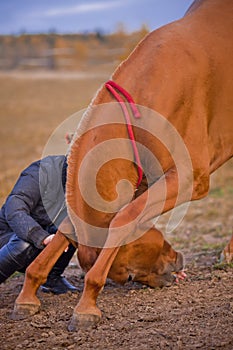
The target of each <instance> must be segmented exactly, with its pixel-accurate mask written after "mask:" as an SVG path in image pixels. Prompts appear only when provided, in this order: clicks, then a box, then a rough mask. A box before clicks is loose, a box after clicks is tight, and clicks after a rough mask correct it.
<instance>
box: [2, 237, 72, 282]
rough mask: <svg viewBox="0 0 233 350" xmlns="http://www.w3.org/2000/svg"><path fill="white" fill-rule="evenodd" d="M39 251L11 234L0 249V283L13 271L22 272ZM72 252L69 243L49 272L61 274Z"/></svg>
mask: <svg viewBox="0 0 233 350" xmlns="http://www.w3.org/2000/svg"><path fill="white" fill-rule="evenodd" d="M40 252H41V249H38V248H36V247H35V246H34V245H32V244H31V243H29V242H26V241H24V240H22V239H20V238H19V237H18V236H17V235H16V234H13V235H12V236H11V238H10V240H9V241H8V242H7V243H6V244H5V245H4V246H3V247H2V248H1V249H0V283H2V282H4V281H5V280H6V279H7V278H8V277H10V276H11V275H12V274H13V273H14V272H15V271H21V272H24V271H25V270H26V268H27V267H28V266H29V265H30V264H31V262H32V261H33V260H34V259H35V258H36V257H37V255H38V254H39V253H40ZM74 252H75V248H74V247H73V246H72V245H71V244H70V245H69V249H68V251H67V252H64V253H63V254H62V255H61V256H60V258H59V259H58V261H57V262H56V264H55V265H54V267H53V269H52V271H51V272H50V274H53V273H54V274H55V275H61V274H62V273H63V271H64V270H65V268H66V267H67V266H68V264H69V261H70V259H71V258H72V256H73V254H74Z"/></svg>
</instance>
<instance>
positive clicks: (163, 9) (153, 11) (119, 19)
mask: <svg viewBox="0 0 233 350" xmlns="http://www.w3.org/2000/svg"><path fill="white" fill-rule="evenodd" d="M192 2H193V1H192V0H0V34H18V33H19V32H22V31H25V32H27V33H38V32H48V31H51V30H56V32H58V33H72V32H86V31H87V32H90V31H96V30H103V31H104V32H106V33H108V32H112V31H114V30H116V28H117V26H118V25H119V23H124V25H125V28H126V30H127V31H134V30H137V29H139V28H140V27H141V25H142V24H146V25H147V26H148V27H149V29H150V30H152V29H155V28H158V27H160V26H161V25H163V24H166V23H169V22H171V21H173V20H176V19H178V18H180V17H182V16H183V15H184V13H185V11H186V10H187V9H188V7H189V6H190V4H191V3H192Z"/></svg>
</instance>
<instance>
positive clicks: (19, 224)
mask: <svg viewBox="0 0 233 350" xmlns="http://www.w3.org/2000/svg"><path fill="white" fill-rule="evenodd" d="M40 200H41V194H40V186H39V162H36V163H33V164H32V165H30V166H29V167H28V168H27V169H25V170H24V171H23V172H22V174H21V175H20V177H19V179H18V181H17V182H16V184H15V186H14V188H13V190H12V192H11V193H10V195H9V196H8V198H7V200H6V203H5V217H6V220H7V222H8V225H9V226H10V227H11V229H12V230H13V231H14V232H15V233H16V234H17V236H18V237H20V238H21V239H23V240H25V241H28V242H30V243H32V244H34V245H35V246H36V247H37V248H39V249H42V248H44V240H45V238H46V237H47V236H49V233H48V232H47V231H45V230H44V229H43V228H42V227H41V226H40V225H39V224H38V223H37V222H36V221H35V220H34V219H33V217H32V216H31V212H32V211H33V209H34V208H35V207H36V206H37V203H38V202H39V201H40Z"/></svg>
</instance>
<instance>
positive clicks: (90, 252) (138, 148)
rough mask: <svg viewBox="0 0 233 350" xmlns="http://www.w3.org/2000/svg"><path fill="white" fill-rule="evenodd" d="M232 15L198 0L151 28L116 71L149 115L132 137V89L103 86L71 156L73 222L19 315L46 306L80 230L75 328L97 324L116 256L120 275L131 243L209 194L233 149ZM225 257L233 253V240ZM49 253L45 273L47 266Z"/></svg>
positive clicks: (29, 280)
mask: <svg viewBox="0 0 233 350" xmlns="http://www.w3.org/2000/svg"><path fill="white" fill-rule="evenodd" d="M232 13H233V1H232V0H196V1H194V3H193V4H192V6H191V7H190V9H189V10H188V11H187V13H186V14H185V16H184V17H183V18H182V19H180V20H179V21H176V22H173V23H171V24H169V25H166V26H164V27H162V28H160V29H158V30H155V31H154V32H152V33H150V34H149V35H147V36H146V37H145V39H144V40H143V41H141V42H140V43H139V45H138V46H137V47H136V49H135V50H134V51H133V52H132V54H131V55H130V56H129V57H128V59H127V60H126V61H124V62H123V63H122V64H121V65H120V66H119V67H118V68H117V69H116V71H115V72H114V74H113V76H112V80H113V81H114V82H115V83H117V84H118V85H117V86H118V87H119V89H120V88H121V87H123V88H124V90H125V91H126V93H127V94H128V95H129V94H130V96H132V97H133V99H134V101H135V103H136V104H137V107H138V110H139V113H140V115H141V117H140V118H137V119H134V117H133V115H131V124H132V125H131V126H132V128H130V130H131V131H132V133H131V132H130V135H131V141H128V139H129V133H128V131H129V129H127V128H128V127H129V126H130V124H129V123H128V124H127V125H126V123H125V122H124V115H126V117H128V114H131V111H130V108H131V106H128V105H127V103H125V102H122V100H123V101H125V96H126V95H124V94H123V95H122V92H121V89H120V91H119V90H118V92H117V94H115V92H116V89H114V91H109V89H107V87H106V85H104V86H103V87H102V88H101V89H100V90H99V91H98V93H97V95H96V97H95V98H94V100H93V101H92V104H91V106H90V107H89V109H88V111H87V113H86V114H85V115H84V116H83V119H82V121H81V123H80V125H79V127H78V130H77V132H76V134H75V136H74V139H73V142H72V145H71V149H70V154H69V159H68V181H67V206H68V211H69V217H70V219H71V221H72V224H71V223H70V222H69V220H68V219H67V221H66V222H65V223H64V225H62V226H61V227H60V229H59V230H60V231H59V232H58V234H57V236H56V237H55V238H54V240H53V241H52V242H51V243H50V245H49V246H48V247H47V248H46V249H44V251H43V252H42V254H41V255H40V256H39V260H37V259H36V260H35V262H34V263H33V264H32V265H31V266H30V267H29V268H28V269H27V274H26V278H25V284H24V287H23V290H22V291H21V293H20V295H19V297H18V298H17V300H16V303H15V315H16V317H18V316H21V315H22V314H25V313H27V312H29V313H33V312H34V311H37V310H38V307H39V300H38V298H37V297H36V296H35V293H36V290H37V288H38V287H39V285H40V283H43V281H44V280H45V279H46V276H45V275H46V274H47V273H48V272H49V269H50V268H51V267H52V264H54V262H55V261H56V259H57V258H58V256H59V255H60V254H61V253H62V251H63V250H64V248H65V247H66V245H67V242H68V241H67V238H66V237H65V236H63V235H62V234H61V232H62V233H64V234H67V237H68V238H69V237H71V239H72V240H76V238H77V240H78V242H79V247H78V254H79V259H80V264H81V266H82V265H83V266H84V267H86V269H87V270H89V271H88V272H87V274H86V276H85V287H84V291H83V293H82V296H81V298H80V300H79V303H78V304H77V306H76V307H75V309H74V313H73V318H72V322H71V325H70V330H75V329H76V328H77V327H79V326H80V325H88V324H92V323H95V322H97V321H98V320H99V319H100V317H101V311H100V310H99V308H98V307H97V305H96V300H97V297H98V294H99V292H100V291H101V289H102V288H103V286H104V284H105V281H106V278H107V276H108V275H109V274H111V268H113V270H114V264H115V267H116V266H117V268H115V270H114V271H115V274H116V272H117V271H119V270H120V269H121V267H124V266H125V265H124V259H121V258H120V256H122V252H123V249H125V247H127V246H130V245H131V246H132V245H133V244H134V242H136V241H137V240H140V239H143V237H145V235H148V234H149V235H151V236H150V237H152V235H154V236H155V237H160V239H161V233H159V232H158V231H157V230H156V229H155V228H154V226H153V223H152V222H151V220H152V219H153V218H156V217H158V216H159V215H160V214H162V213H164V212H167V211H169V210H171V209H173V208H174V207H176V206H178V205H180V204H182V203H186V202H189V201H191V200H196V199H200V198H203V197H205V196H206V195H207V194H208V191H209V178H210V174H211V173H213V172H214V171H215V170H216V169H218V168H219V167H220V166H221V165H222V164H223V163H225V162H226V161H227V160H228V159H230V158H231V157H232V155H233V143H232V137H233V135H232V134H233V133H232V130H233V101H232V91H233V65H232V57H233V42H232V37H233V22H232ZM116 96H120V97H121V98H120V101H121V102H120V103H118V102H116ZM130 105H131V104H130ZM126 109H127V110H128V112H127V111H126ZM127 113H128V114H127ZM148 125H149V126H148ZM132 145H133V147H132ZM135 152H136V153H135ZM135 163H137V164H136V166H135ZM141 168H142V169H143V172H144V175H143V178H142V179H140V180H141V181H140V183H139V181H138V178H139V175H140V169H141ZM72 225H73V226H74V228H75V233H74V232H73V231H72ZM69 235H71V236H69ZM163 241H164V240H163ZM164 242H165V241H164ZM157 244H158V242H157V241H156V239H155V240H154V245H155V246H156V245H157ZM163 246H164V244H163V243H162V244H161V243H160V250H161V251H162V247H163ZM54 252H55V253H54ZM160 253H161V252H160ZM127 254H128V253H127ZM140 254H142V252H141V251H140ZM50 255H53V258H52V259H51V260H50ZM146 255H147V251H145V252H144V258H142V261H143V259H144V260H145V259H146ZM125 256H126V255H125ZM127 256H128V255H127ZM224 256H225V259H226V260H227V261H228V262H229V261H231V260H232V258H233V238H232V239H231V241H230V243H229V244H228V245H227V246H226V248H225V249H224ZM43 259H47V260H45V261H46V264H47V265H46V270H45V272H44V274H43V273H41V269H40V273H38V267H41V266H45V264H44V262H43ZM175 259H177V255H176V257H175V258H173V260H174V261H173V263H175ZM36 261H37V262H36ZM117 261H118V262H119V263H118V264H117ZM166 263H167V262H166ZM43 264H44V265H43ZM125 264H126V263H125ZM181 265H182V264H180V266H179V269H178V270H181V269H182V266H181ZM134 268H135V267H134ZM169 271H170V270H169ZM171 272H172V271H170V272H169V273H171ZM113 274H114V273H113ZM42 275H43V276H42ZM157 275H159V272H158V273H157ZM178 275H179V272H178ZM179 277H181V278H182V272H180V276H179Z"/></svg>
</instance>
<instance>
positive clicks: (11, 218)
mask: <svg viewBox="0 0 233 350" xmlns="http://www.w3.org/2000/svg"><path fill="white" fill-rule="evenodd" d="M66 167H67V163H66V157H65V156H63V155H62V156H48V157H45V158H43V159H42V160H39V161H36V162H34V163H32V164H31V165H30V166H29V167H27V168H26V169H25V170H24V171H23V172H22V173H21V175H20V177H19V178H18V180H17V182H16V184H15V186H14V188H13V189H12V191H11V193H10V194H9V196H8V197H7V199H6V202H5V204H4V205H3V207H2V208H1V210H0V240H1V241H2V242H1V245H0V246H2V243H3V241H4V240H8V239H9V237H10V235H11V234H12V233H15V234H16V235H17V236H18V237H19V238H21V239H23V240H25V241H28V242H30V243H32V244H33V245H34V246H35V247H37V248H39V249H42V248H43V247H44V245H43V241H44V239H45V238H46V237H47V236H48V235H49V234H52V233H55V232H56V229H57V227H58V225H59V224H60V223H61V221H62V220H63V219H64V217H65V216H66V215H67V212H66V206H65V195H64V189H65V181H66Z"/></svg>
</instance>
